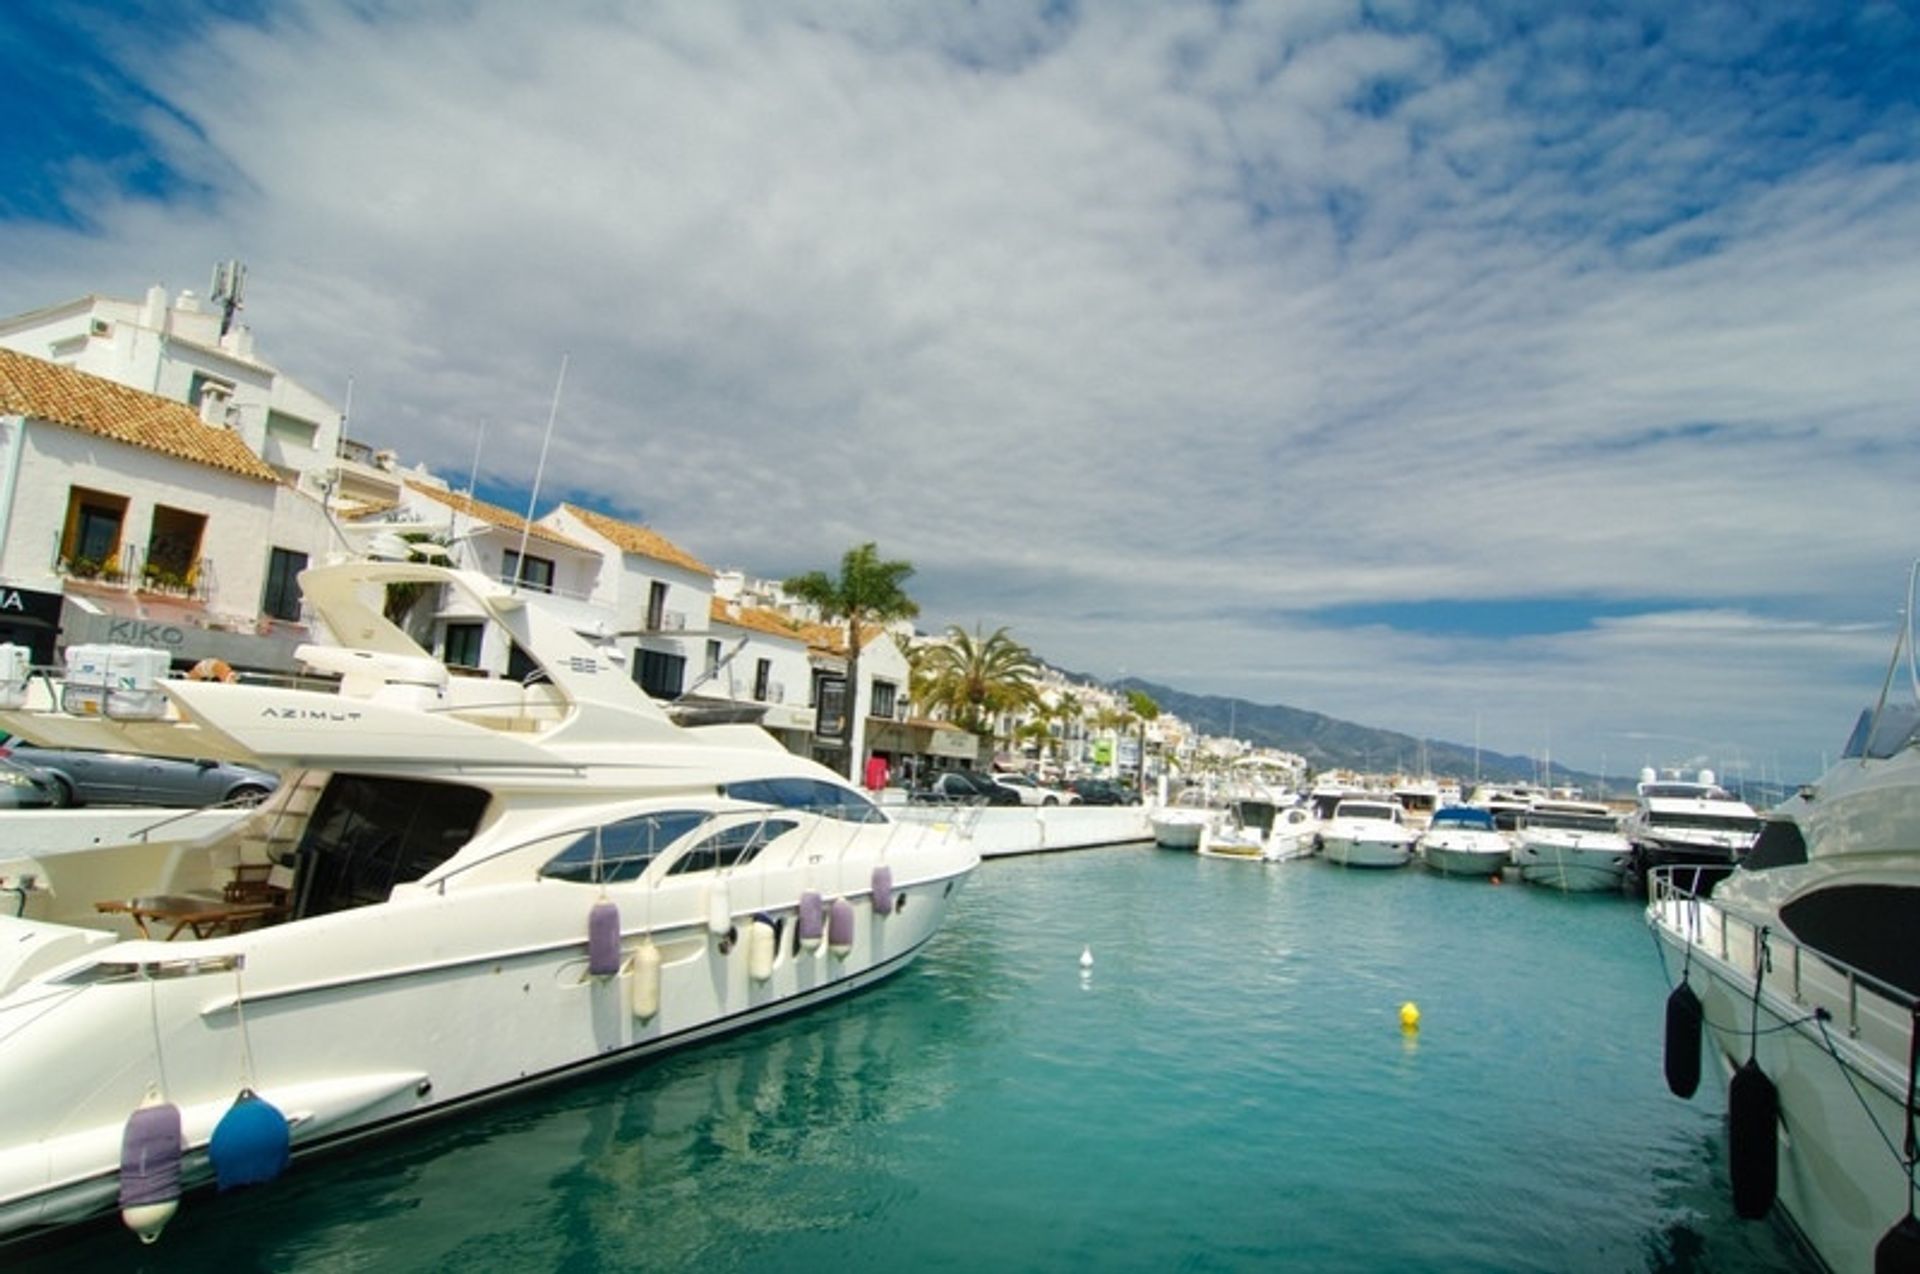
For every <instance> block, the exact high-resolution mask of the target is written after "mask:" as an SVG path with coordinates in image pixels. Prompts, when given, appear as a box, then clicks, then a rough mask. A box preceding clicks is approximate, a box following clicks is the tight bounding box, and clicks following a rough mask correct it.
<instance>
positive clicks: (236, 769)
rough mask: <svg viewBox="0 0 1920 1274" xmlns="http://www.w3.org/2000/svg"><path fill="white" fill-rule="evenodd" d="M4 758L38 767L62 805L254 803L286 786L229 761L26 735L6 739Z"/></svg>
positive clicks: (0, 751) (269, 773)
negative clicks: (36, 740)
mask: <svg viewBox="0 0 1920 1274" xmlns="http://www.w3.org/2000/svg"><path fill="white" fill-rule="evenodd" d="M0 757H6V758H9V759H11V760H13V761H17V762H19V763H20V764H22V765H25V766H28V767H30V768H31V769H32V770H34V771H37V772H38V775H39V777H40V778H41V780H42V781H43V782H49V783H51V784H52V787H53V795H54V803H55V804H58V805H172V806H179V807H182V808H186V807H191V806H199V805H224V804H228V803H230V802H231V803H233V804H241V805H251V804H258V803H259V802H261V801H263V800H265V799H266V798H267V797H268V795H270V794H271V793H272V792H273V789H274V788H276V787H278V786H279V785H280V776H279V775H277V774H275V773H273V772H272V771H270V770H257V769H254V768H253V767H252V766H247V765H233V764H231V763H229V762H226V761H183V760H180V759H178V758H176V757H170V756H145V755H142V754H140V753H135V752H89V751H85V750H83V749H80V748H43V747H39V746H37V745H35V744H32V743H28V742H27V741H26V740H25V739H7V740H6V741H5V742H4V743H0Z"/></svg>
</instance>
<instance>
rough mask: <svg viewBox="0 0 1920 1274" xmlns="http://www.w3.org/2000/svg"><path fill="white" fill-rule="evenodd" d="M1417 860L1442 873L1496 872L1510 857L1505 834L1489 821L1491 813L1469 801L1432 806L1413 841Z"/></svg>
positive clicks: (1443, 874) (1490, 873) (1503, 868)
mask: <svg viewBox="0 0 1920 1274" xmlns="http://www.w3.org/2000/svg"><path fill="white" fill-rule="evenodd" d="M1414 851H1415V852H1416V853H1418V854H1419V855H1420V861H1421V862H1423V863H1425V864H1426V865H1427V866H1428V867H1429V868H1430V869H1432V870H1433V871H1437V872H1439V873H1440V874H1441V875H1442V876H1478V877H1481V878H1483V879H1484V878H1486V877H1490V876H1498V875H1499V874H1500V873H1501V872H1502V871H1504V870H1505V869H1506V867H1507V864H1508V863H1509V862H1510V861H1511V859H1512V854H1513V845H1512V842H1510V841H1509V840H1508V839H1507V834H1506V833H1505V832H1502V831H1500V830H1499V829H1498V828H1496V827H1495V826H1494V825H1493V814H1492V813H1491V812H1490V811H1487V810H1484V809H1479V808H1476V807H1474V806H1471V805H1448V806H1444V807H1442V808H1441V809H1438V810H1435V811H1434V814H1433V819H1432V821H1430V822H1429V823H1428V824H1427V829H1426V830H1425V831H1423V832H1421V833H1420V838H1419V840H1417V841H1415V842H1414Z"/></svg>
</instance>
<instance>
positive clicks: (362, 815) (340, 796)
mask: <svg viewBox="0 0 1920 1274" xmlns="http://www.w3.org/2000/svg"><path fill="white" fill-rule="evenodd" d="M488 799H489V797H488V794H487V793H486V791H485V790H483V789H481V788H473V787H463V786H461V785H459V784H457V783H438V782H429V781H426V780H422V779H394V778H377V777H373V776H370V775H360V774H335V775H334V776H333V777H332V778H330V779H328V780H327V787H326V790H325V791H324V792H322V793H321V794H320V800H319V803H318V804H317V805H315V806H314V810H313V817H312V818H311V819H309V820H308V822H307V830H306V833H305V834H304V835H302V836H301V838H300V844H299V847H298V848H297V849H296V850H295V851H294V856H295V859H296V863H295V868H294V897H295V901H294V909H293V914H294V915H295V916H297V917H301V918H305V917H307V916H324V915H326V914H328V913H329V912H334V911H345V910H347V909H348V908H351V907H364V906H366V905H367V904H369V903H376V902H385V901H386V900H387V896H388V895H389V894H391V893H392V892H393V887H394V886H395V885H399V884H404V883H406V882H408V881H414V880H418V879H420V878H421V877H422V876H424V875H426V874H427V873H428V872H430V871H432V870H433V869H434V868H435V867H438V866H439V865H440V864H441V863H444V862H445V861H447V859H449V858H451V857H453V855H454V854H455V853H457V852H458V851H459V849H460V847H461V846H462V845H465V844H466V843H467V842H468V841H469V840H471V839H472V838H473V832H474V829H475V828H476V827H478V826H479V825H480V817H481V815H482V814H484V813H485V812H486V809H487V802H488Z"/></svg>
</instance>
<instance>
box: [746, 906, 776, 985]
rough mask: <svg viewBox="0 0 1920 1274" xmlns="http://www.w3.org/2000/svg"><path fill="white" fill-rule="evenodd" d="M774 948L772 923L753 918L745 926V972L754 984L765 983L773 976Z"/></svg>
mask: <svg viewBox="0 0 1920 1274" xmlns="http://www.w3.org/2000/svg"><path fill="white" fill-rule="evenodd" d="M774 946H775V942H774V930H773V921H771V920H769V919H767V918H766V917H765V916H755V917H754V918H753V923H752V924H750V925H748V926H747V972H748V973H749V974H751V975H752V977H753V980H754V981H755V982H765V981H766V980H767V979H768V978H770V977H772V976H773V954H774Z"/></svg>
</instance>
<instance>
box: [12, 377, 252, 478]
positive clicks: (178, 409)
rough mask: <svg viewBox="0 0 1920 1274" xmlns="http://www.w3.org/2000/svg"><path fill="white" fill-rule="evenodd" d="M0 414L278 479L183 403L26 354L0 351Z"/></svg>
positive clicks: (234, 436) (244, 448)
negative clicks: (38, 421)
mask: <svg viewBox="0 0 1920 1274" xmlns="http://www.w3.org/2000/svg"><path fill="white" fill-rule="evenodd" d="M0 412H5V413H7V414H8V415H13V416H29V417H32V418H33V419H35V420H44V421H47V422H49V423H50V424H55V425H64V426H66V427H67V428H69V429H78V430H80V431H81V432H82V433H90V434H94V435H95V436H97V437H101V438H111V439H112V440H113V441H115V442H124V443H126V444H128V445H129V446H134V447H143V448H145V449H146V450H148V451H157V452H159V453H160V454H161V455H166V456H172V457H173V458H174V459H176V460H186V461H190V462H192V463H194V464H203V465H207V466H208V467H210V468H214V469H224V470H225V471H226V472H228V473H237V474H239V475H240V476H241V477H243V478H256V479H258V480H260V481H262V482H278V481H279V480H280V475H279V474H277V473H275V472H274V471H273V468H272V467H271V466H270V465H268V464H267V463H266V462H265V461H264V460H262V459H260V457H259V456H256V455H255V454H253V451H252V449H251V448H249V447H248V446H247V444H246V443H245V442H243V441H242V440H241V438H240V435H238V434H235V433H230V432H228V431H227V430H225V429H221V428H219V427H218V426H215V425H209V424H207V423H206V422H204V421H202V420H201V419H200V417H199V415H198V413H196V412H195V411H194V410H193V408H191V407H189V406H187V405H186V404H185V403H177V402H174V401H173V400H172V399H170V398H160V397H157V396H155V395H153V394H147V393H142V392H141V391H139V390H137V389H129V388H128V387H127V386H125V385H116V384H115V383H114V382H112V381H110V380H103V379H102V378H100V377H98V376H94V375H90V374H89V373H87V372H82V371H76V370H74V369H73V368H71V367H62V366H60V365H59V364H58V363H49V362H47V361H46V360H45V359H41V358H34V357H33V356H32V355H30V354H20V353H16V352H15V351H13V350H6V349H0Z"/></svg>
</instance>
